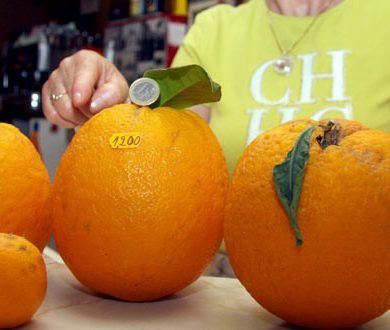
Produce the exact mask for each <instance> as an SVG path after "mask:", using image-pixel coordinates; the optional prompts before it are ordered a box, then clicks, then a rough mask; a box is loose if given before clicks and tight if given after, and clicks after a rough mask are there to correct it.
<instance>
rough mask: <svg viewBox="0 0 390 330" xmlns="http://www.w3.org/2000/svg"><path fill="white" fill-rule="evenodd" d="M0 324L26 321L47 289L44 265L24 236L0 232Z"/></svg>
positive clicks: (40, 301)
mask: <svg viewBox="0 0 390 330" xmlns="http://www.w3.org/2000/svg"><path fill="white" fill-rule="evenodd" d="M0 269H1V271H0V328H11V327H16V326H20V325H22V324H24V323H26V322H28V321H29V320H30V319H31V318H32V316H33V315H34V313H35V312H36V311H37V309H38V307H39V306H40V305H41V303H42V301H43V299H44V297H45V293H46V268H45V263H44V261H43V258H42V255H41V253H40V252H39V250H38V249H37V248H36V247H35V246H34V245H33V244H31V243H30V242H29V241H27V240H26V239H24V238H22V237H19V236H16V235H12V234H0Z"/></svg>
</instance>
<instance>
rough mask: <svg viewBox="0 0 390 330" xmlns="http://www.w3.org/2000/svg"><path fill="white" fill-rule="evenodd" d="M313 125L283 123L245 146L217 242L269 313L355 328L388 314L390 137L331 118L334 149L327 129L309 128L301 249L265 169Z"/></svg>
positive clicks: (311, 324)
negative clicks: (223, 245)
mask: <svg viewBox="0 0 390 330" xmlns="http://www.w3.org/2000/svg"><path fill="white" fill-rule="evenodd" d="M314 124H318V123H316V122H314V121H309V120H298V121H293V122H289V123H287V124H285V125H282V126H280V127H277V128H274V129H271V130H270V131H268V132H266V133H264V134H263V135H261V136H259V137H258V138H257V139H256V140H255V141H254V142H253V143H252V144H251V145H250V146H249V147H248V148H247V149H246V150H245V152H244V154H243V155H242V156H241V158H240V160H239V162H238V164H237V167H236V169H235V173H234V176H233V180H232V185H231V189H230V192H229V197H228V202H227V213H226V223H225V242H226V245H227V250H228V253H229V256H230V259H231V263H232V266H233V269H234V271H235V273H236V275H237V277H238V278H239V280H240V281H241V282H242V284H243V285H244V286H245V288H246V289H247V290H248V291H249V293H250V294H251V295H252V296H253V297H254V298H255V299H256V300H257V301H258V302H259V303H260V304H261V305H262V306H263V307H264V308H266V309H267V310H269V311H270V312H272V313H273V314H275V315H277V316H279V317H281V318H282V319H284V320H286V321H288V322H291V323H294V324H298V325H301V326H305V327H313V328H345V327H353V326H357V325H359V324H362V323H364V322H367V321H369V320H371V319H373V318H375V317H377V316H379V315H381V314H382V313H384V312H386V311H387V310H388V309H389V308H390V290H389V287H390V248H389V240H390V207H389V205H390V135H389V134H387V133H384V132H380V131H376V130H372V129H366V128H364V127H362V125H360V124H359V123H357V122H354V121H348V120H338V121H335V125H336V126H335V127H337V130H334V131H333V133H334V134H335V135H333V140H334V142H337V143H330V144H329V145H327V143H325V145H323V146H322V147H321V146H320V143H318V141H325V140H324V139H323V138H322V137H320V138H318V136H319V135H321V134H323V133H324V132H325V130H323V129H322V128H317V129H316V130H315V131H314V134H313V135H312V137H311V144H310V158H309V161H308V163H307V166H306V169H305V173H304V179H303V186H302V191H301V197H300V201H299V206H298V212H297V218H298V224H299V227H300V230H301V234H302V239H303V244H302V245H301V246H299V245H297V244H296V237H295V235H294V231H293V229H292V227H291V226H290V223H289V218H288V216H287V213H286V212H285V210H284V209H283V206H282V203H281V202H280V200H279V198H278V195H277V191H276V189H275V184H274V179H273V169H274V167H275V165H277V164H280V163H281V162H282V161H283V160H284V159H286V157H287V153H288V152H289V151H290V150H291V149H292V148H293V146H294V145H295V143H296V142H297V139H298V136H300V134H301V133H302V131H303V130H305V129H307V128H308V127H309V126H311V125H314ZM325 124H326V122H322V123H321V125H322V127H326V126H325ZM329 136H332V134H331V135H329ZM316 137H317V139H316ZM336 140H337V141H336ZM325 142H326V141H325Z"/></svg>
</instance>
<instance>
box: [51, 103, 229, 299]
mask: <svg viewBox="0 0 390 330" xmlns="http://www.w3.org/2000/svg"><path fill="white" fill-rule="evenodd" d="M126 132H127V133H129V132H133V133H134V139H133V140H129V139H127V138H126V139H124V140H123V141H124V144H127V143H129V144H130V145H131V144H132V142H135V141H137V145H138V147H136V148H130V149H126V148H124V149H119V148H112V146H111V144H110V141H111V142H112V143H114V146H117V145H118V144H115V143H116V142H115V138H113V135H114V134H116V133H126ZM137 137H139V138H137ZM120 141H121V140H119V142H120ZM227 186H228V175H227V167H226V162H225V159H224V156H223V153H222V151H221V148H220V146H219V144H218V142H217V139H216V138H215V136H214V135H213V133H212V132H211V130H210V128H209V127H208V125H207V124H206V123H205V122H204V121H203V120H202V119H201V118H200V117H199V116H198V115H196V114H195V113H193V112H191V111H188V110H180V111H179V110H175V109H171V108H156V109H154V110H151V109H150V108H146V107H145V108H137V107H136V106H134V105H126V104H125V105H118V106H114V107H112V108H109V109H105V110H103V111H102V112H100V113H99V114H97V115H96V116H94V117H93V118H92V119H90V120H89V121H88V122H87V123H86V124H84V126H83V127H81V128H80V130H79V131H78V132H77V134H76V135H75V137H74V138H73V140H72V142H71V144H70V146H69V147H68V149H67V150H66V152H65V154H64V156H63V158H62V160H61V163H60V166H59V169H58V172H57V175H56V179H55V184H54V196H53V206H54V212H53V213H54V224H53V231H54V237H55V241H56V243H57V247H58V249H59V252H60V253H61V256H62V257H63V259H64V261H65V262H66V264H67V265H68V266H69V268H70V269H71V271H72V272H73V273H74V275H75V276H76V277H77V278H78V279H79V280H80V281H81V282H82V283H83V284H84V285H86V286H87V287H89V288H91V289H93V290H95V291H98V292H102V293H105V294H109V295H111V296H114V297H117V298H120V299H124V300H153V299H158V298H160V297H164V296H167V295H170V294H172V293H174V292H176V291H178V290H180V289H182V288H184V287H185V286H187V285H189V284H190V283H191V282H193V281H194V280H195V279H196V278H197V277H198V276H199V275H200V274H201V273H202V271H203V270H204V269H205V267H206V266H207V265H208V264H209V263H210V261H211V260H212V258H213V256H214V254H215V252H216V250H217V248H218V246H219V244H220V242H221V239H222V234H223V231H222V226H223V218H224V205H225V204H224V203H225V194H226V192H227Z"/></svg>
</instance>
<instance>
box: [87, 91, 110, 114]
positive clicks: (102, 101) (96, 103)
mask: <svg viewBox="0 0 390 330" xmlns="http://www.w3.org/2000/svg"><path fill="white" fill-rule="evenodd" d="M109 97H110V93H109V92H105V93H103V94H101V95H99V96H98V97H96V98H95V99H93V100H92V102H91V111H92V112H98V111H100V110H101V109H103V108H104V107H105V106H106V103H107V100H108V99H109Z"/></svg>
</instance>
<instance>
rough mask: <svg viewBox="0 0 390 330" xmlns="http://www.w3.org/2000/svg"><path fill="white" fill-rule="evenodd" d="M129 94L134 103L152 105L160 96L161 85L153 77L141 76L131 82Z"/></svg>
mask: <svg viewBox="0 0 390 330" xmlns="http://www.w3.org/2000/svg"><path fill="white" fill-rule="evenodd" d="M129 96H130V100H131V102H132V103H134V104H137V105H141V106H146V105H151V104H153V103H154V102H156V101H157V99H158V98H159V96H160V87H159V86H158V83H157V82H156V81H155V80H153V79H150V78H139V79H137V80H135V81H134V82H133V83H132V84H131V86H130V89H129Z"/></svg>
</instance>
